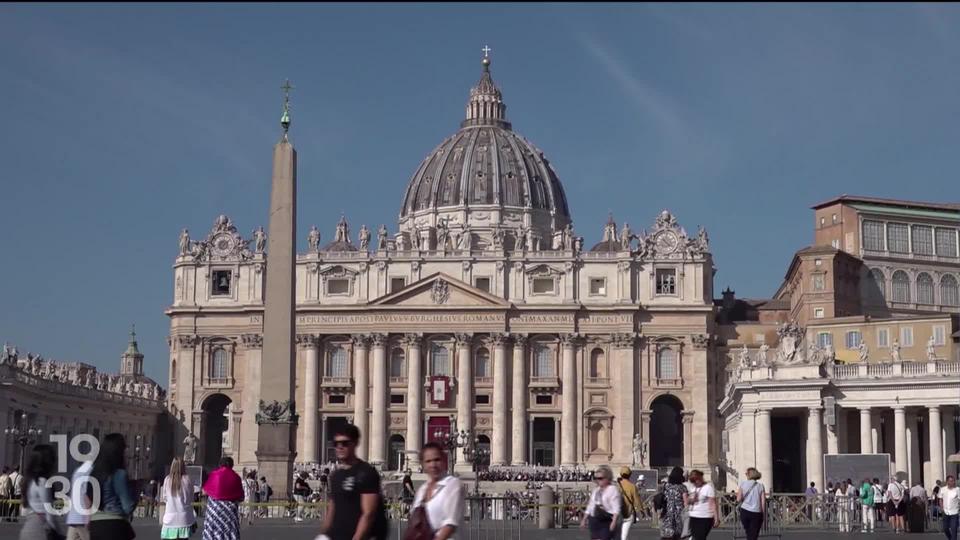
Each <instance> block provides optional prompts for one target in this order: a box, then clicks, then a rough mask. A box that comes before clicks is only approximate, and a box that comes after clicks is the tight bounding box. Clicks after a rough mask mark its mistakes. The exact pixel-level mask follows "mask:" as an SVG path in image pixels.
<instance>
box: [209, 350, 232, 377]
mask: <svg viewBox="0 0 960 540" xmlns="http://www.w3.org/2000/svg"><path fill="white" fill-rule="evenodd" d="M229 367H230V366H228V365H227V351H225V350H224V349H223V348H217V349H214V351H213V359H212V360H211V361H210V378H211V379H226V378H227V368H229Z"/></svg>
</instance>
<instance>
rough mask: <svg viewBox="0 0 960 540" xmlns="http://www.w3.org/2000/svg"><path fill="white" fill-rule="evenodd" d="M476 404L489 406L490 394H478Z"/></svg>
mask: <svg viewBox="0 0 960 540" xmlns="http://www.w3.org/2000/svg"><path fill="white" fill-rule="evenodd" d="M474 402H475V403H476V404H477V405H489V404H490V395H489V394H477V395H476V396H474Z"/></svg>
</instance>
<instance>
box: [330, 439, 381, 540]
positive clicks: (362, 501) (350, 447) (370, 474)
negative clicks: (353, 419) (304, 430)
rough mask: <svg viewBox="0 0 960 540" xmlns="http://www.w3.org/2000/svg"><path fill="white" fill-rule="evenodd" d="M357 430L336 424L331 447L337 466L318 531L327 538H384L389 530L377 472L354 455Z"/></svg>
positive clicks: (347, 539)
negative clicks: (320, 529)
mask: <svg viewBox="0 0 960 540" xmlns="http://www.w3.org/2000/svg"><path fill="white" fill-rule="evenodd" d="M359 441H360V430H359V429H357V426H355V425H353V424H343V425H340V426H339V427H338V428H337V430H336V431H335V432H334V434H333V447H334V452H336V455H337V461H339V462H340V467H339V468H338V469H337V470H336V471H335V472H334V473H333V474H332V475H331V477H330V502H329V505H328V507H327V515H326V516H325V517H324V520H323V528H322V534H323V535H326V536H327V537H328V538H330V539H331V540H368V539H370V538H376V539H385V538H386V537H387V536H388V534H389V532H390V528H389V524H388V523H387V514H386V510H385V507H384V504H383V496H382V494H381V493H380V473H378V472H377V470H376V469H374V468H373V466H371V465H370V464H369V463H367V462H366V461H363V460H361V459H360V458H359V457H357V443H358V442H359Z"/></svg>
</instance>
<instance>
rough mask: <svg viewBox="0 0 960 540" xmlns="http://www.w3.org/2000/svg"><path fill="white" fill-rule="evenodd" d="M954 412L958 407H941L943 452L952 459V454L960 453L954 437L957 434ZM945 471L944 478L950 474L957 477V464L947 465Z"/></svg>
mask: <svg viewBox="0 0 960 540" xmlns="http://www.w3.org/2000/svg"><path fill="white" fill-rule="evenodd" d="M954 410H956V407H952V406H948V407H940V426H941V427H942V428H943V449H944V450H943V451H944V455H945V456H946V457H950V456H951V455H952V454H954V453H957V452H960V449H958V448H956V446H955V445H954V437H955V433H956V426H955V425H954V423H953V412H954ZM945 469H946V472H945V473H944V478H946V475H948V474H952V475H954V476H957V470H958V466H957V464H955V463H947V464H946V466H945Z"/></svg>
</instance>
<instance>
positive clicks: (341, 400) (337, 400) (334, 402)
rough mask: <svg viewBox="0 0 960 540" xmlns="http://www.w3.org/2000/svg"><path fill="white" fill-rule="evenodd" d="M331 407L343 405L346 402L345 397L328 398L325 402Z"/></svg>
mask: <svg viewBox="0 0 960 540" xmlns="http://www.w3.org/2000/svg"><path fill="white" fill-rule="evenodd" d="M327 402H328V403H330V404H331V405H343V404H344V403H346V402H347V396H333V395H332V396H330V399H328V400H327Z"/></svg>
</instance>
